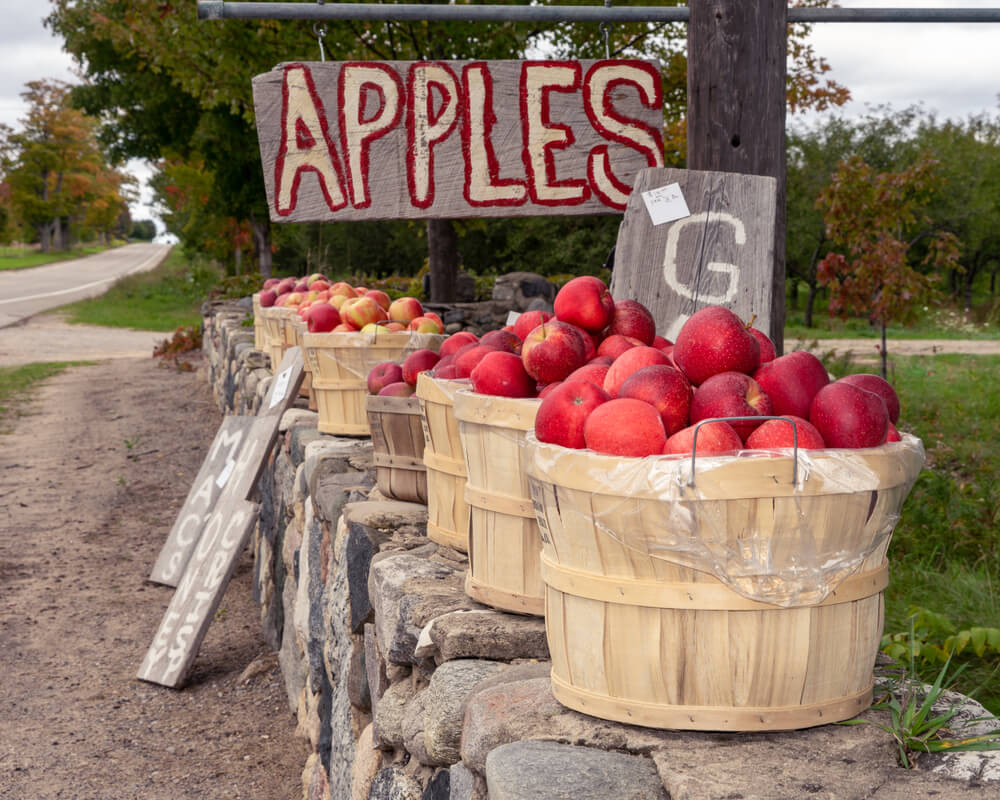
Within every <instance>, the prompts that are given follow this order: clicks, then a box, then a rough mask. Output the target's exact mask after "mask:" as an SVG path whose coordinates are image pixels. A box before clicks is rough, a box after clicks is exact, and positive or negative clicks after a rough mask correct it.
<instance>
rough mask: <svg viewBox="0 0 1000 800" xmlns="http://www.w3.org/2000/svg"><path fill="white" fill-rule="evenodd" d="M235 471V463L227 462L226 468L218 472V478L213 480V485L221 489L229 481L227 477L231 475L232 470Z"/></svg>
mask: <svg viewBox="0 0 1000 800" xmlns="http://www.w3.org/2000/svg"><path fill="white" fill-rule="evenodd" d="M234 469H236V462H235V461H227V462H226V466H224V467H223V468H222V471H221V472H219V477H218V478H216V479H215V485H216V486H218V487H219V488H220V489H221V488H223V487H224V486H225V485H226V483H227V482H228V480H229V476H230V475H232V474H233V470H234Z"/></svg>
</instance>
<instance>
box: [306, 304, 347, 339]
mask: <svg viewBox="0 0 1000 800" xmlns="http://www.w3.org/2000/svg"><path fill="white" fill-rule="evenodd" d="M339 324H340V314H338V313H337V309H335V308H334V307H333V306H331V305H330V304H329V303H315V304H313V305H311V306H310V307H309V310H308V311H307V312H306V325H307V327H308V328H309V333H326V332H328V331H332V330H333V329H334V328H336V327H337V326H338V325H339Z"/></svg>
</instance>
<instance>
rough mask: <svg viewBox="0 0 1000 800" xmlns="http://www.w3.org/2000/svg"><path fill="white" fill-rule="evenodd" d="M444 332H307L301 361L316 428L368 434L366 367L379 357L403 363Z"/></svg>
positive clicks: (432, 345)
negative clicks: (307, 376) (315, 413)
mask: <svg viewBox="0 0 1000 800" xmlns="http://www.w3.org/2000/svg"><path fill="white" fill-rule="evenodd" d="M443 338H444V337H443V336H440V335H437V334H413V333H410V332H406V331H398V332H396V331H385V330H379V331H378V332H377V333H376V334H367V333H307V334H305V336H303V340H302V341H303V343H304V345H305V353H306V363H307V364H309V368H310V369H311V371H312V389H313V392H314V393H315V395H316V405H317V407H318V411H319V423H318V425H317V427H318V428H319V431H320V432H321V433H334V434H339V435H346V436H370V435H371V428H370V427H369V425H368V410H367V408H366V402H367V398H368V383H367V378H368V373H369V372H370V371H371V368H372V367H374V366H375V365H376V364H378V363H380V362H382V361H395V362H397V363H402V362H403V361H404V360H405V358H406V356H407V355H409V354H410V353H411V352H413V351H414V350H418V349H422V348H428V349H431V350H435V351H436V350H437V349H438V348H440V346H441V341H442V340H443Z"/></svg>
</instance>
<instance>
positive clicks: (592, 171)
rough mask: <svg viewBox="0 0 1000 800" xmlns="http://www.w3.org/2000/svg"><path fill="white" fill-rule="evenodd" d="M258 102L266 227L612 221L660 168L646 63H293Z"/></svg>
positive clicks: (265, 79) (656, 102) (654, 78)
mask: <svg viewBox="0 0 1000 800" xmlns="http://www.w3.org/2000/svg"><path fill="white" fill-rule="evenodd" d="M253 92H254V105H255V108H256V115H257V133H258V139H259V142H260V153H261V161H262V163H263V167H264V183H265V185H266V188H267V199H268V204H269V207H270V212H271V219H272V220H273V221H275V222H307V221H331V220H338V221H339V220H363V219H400V218H420V217H438V218H456V217H504V216H535V215H537V216H543V215H544V216H555V215H569V214H601V213H620V212H621V211H623V210H624V209H625V207H626V204H627V203H628V196H629V193H630V192H631V190H632V184H633V182H634V180H635V177H636V174H637V173H638V171H639V170H640V169H642V168H645V167H658V166H662V165H663V137H662V128H663V111H662V92H661V85H660V73H659V70H658V68H657V67H656V65H655V64H653V63H650V62H646V61H639V60H615V59H609V60H599V61H448V62H444V61H392V62H380V61H364V62H323V63H290V64H282V65H280V66H278V67H276V68H275V69H274V70H272V71H271V72H269V73H267V74H265V75H258V76H257V77H255V78H254V80H253Z"/></svg>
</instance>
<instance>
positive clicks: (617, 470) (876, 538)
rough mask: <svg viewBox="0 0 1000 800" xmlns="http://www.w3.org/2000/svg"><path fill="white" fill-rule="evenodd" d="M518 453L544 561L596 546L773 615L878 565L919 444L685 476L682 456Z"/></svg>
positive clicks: (707, 459)
mask: <svg viewBox="0 0 1000 800" xmlns="http://www.w3.org/2000/svg"><path fill="white" fill-rule="evenodd" d="M525 447H527V448H528V450H529V452H528V454H527V455H528V458H527V463H528V473H529V480H530V482H531V484H532V494H533V496H534V499H535V504H536V505H535V508H536V512H537V515H538V517H539V524H540V525H541V526H542V528H543V530H545V529H549V531H550V535H551V536H552V539H551V541H549V542H548V543H547V544H546V548H547V549H548V548H551V550H552V554H553V555H554V556H555V558H556V560H559V559H558V556H559V552H560V550H561V549H562V550H563V552H566V551H567V550H569V549H571V548H573V543H572V542H571V541H559V538H558V537H559V536H564V537H565V538H566V539H571V538H572V537H573V536H577V535H579V536H596V537H606V540H607V542H608V543H609V544H611V545H612V546H613V545H614V543H615V542H617V543H619V544H620V545H622V546H624V547H625V548H627V549H628V551H629V552H631V553H632V554H633V555H632V556H631V557H630V558H631V559H632V560H633V561H635V560H636V558H637V557H638V560H639V561H641V560H642V557H643V556H644V557H646V558H648V559H653V560H658V561H662V562H669V564H671V565H674V566H676V567H681V568H688V569H693V570H697V571H699V572H703V573H708V574H710V575H714V576H715V577H716V578H718V580H720V581H722V582H723V583H725V584H726V585H727V586H729V587H731V588H732V589H733V590H735V591H736V592H738V593H739V594H741V595H743V596H744V597H747V598H749V599H751V600H757V601H761V602H766V603H771V604H774V605H778V606H784V607H793V606H805V605H815V604H818V603H821V602H822V601H823V600H824V599H825V598H826V597H827V596H828V595H829V594H830V592H831V591H834V590H835V589H836V588H837V586H838V585H839V584H840V583H841V582H842V581H844V580H845V579H846V578H847V577H849V576H850V575H851V574H852V573H855V572H856V571H858V570H859V568H860V567H861V566H862V564H865V562H868V564H867V566H866V568H865V569H866V570H868V569H874V568H876V567H877V566H878V564H880V563H881V562H882V560H883V559H884V557H885V553H886V550H887V549H888V546H889V540H890V537H891V536H892V532H893V529H894V528H895V526H896V523H897V522H898V520H899V515H900V509H901V507H902V504H903V501H904V500H905V499H906V496H907V495H908V494H909V492H910V490H911V488H912V487H913V484H914V482H915V481H916V479H917V477H918V475H919V474H920V470H921V468H922V466H923V464H924V447H923V443H922V442H921V441H920V440H919V439H917V438H916V437H914V436H910V435H905V434H904V435H903V437H902V441H901V442H892V443H887V444H885V445H882V446H880V447H875V448H869V449H862V450H848V449H827V450H800V449H796V450H792V449H791V448H788V449H781V450H745V451H742V452H740V453H739V454H738V455H735V456H701V455H699V456H698V458H697V460H696V461H695V462H694V473H693V474H692V462H693V461H694V459H693V458H692V457H691V456H687V455H685V456H651V457H648V458H623V457H618V456H609V455H602V454H598V453H594V452H593V451H590V450H572V449H568V448H564V447H560V446H558V445H551V444H546V443H542V442H539V441H538V440H537V439H536V438H535V436H534V433H529V434H528V436H527V437H526V441H525ZM793 474H794V475H795V483H794V484H793V482H792V481H793V478H792V476H793ZM598 549H600V547H599V548H598ZM612 560H613V559H612ZM626 560H628V559H626Z"/></svg>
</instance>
